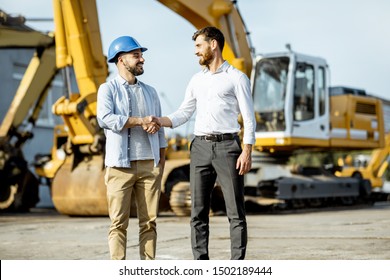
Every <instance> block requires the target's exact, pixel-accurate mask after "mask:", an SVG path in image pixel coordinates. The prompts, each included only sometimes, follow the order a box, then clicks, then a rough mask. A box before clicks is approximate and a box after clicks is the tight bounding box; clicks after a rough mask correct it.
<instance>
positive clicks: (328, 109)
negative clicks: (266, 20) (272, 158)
mask: <svg viewBox="0 0 390 280" xmlns="http://www.w3.org/2000/svg"><path fill="white" fill-rule="evenodd" d="M254 69H255V71H254V72H253V74H252V86H253V99H254V108H255V115H256V121H257V126H256V144H255V149H256V150H259V151H261V152H267V153H270V154H275V155H276V154H286V155H289V154H292V153H293V152H294V151H295V150H297V149H306V150H307V149H317V150H318V149H320V150H321V149H322V150H325V149H329V148H343V149H351V148H353V149H368V148H376V147H381V146H383V144H384V138H383V135H384V133H383V121H382V116H381V112H382V109H381V104H380V103H378V101H377V98H373V97H369V96H361V95H355V94H352V93H350V92H345V94H341V95H337V96H333V95H331V94H330V87H329V78H328V77H329V70H328V65H327V63H326V61H325V60H324V59H322V58H320V57H312V56H307V55H302V54H299V53H294V52H292V51H290V52H286V53H276V54H269V55H264V56H259V57H258V58H257V60H256V65H255V68H254Z"/></svg>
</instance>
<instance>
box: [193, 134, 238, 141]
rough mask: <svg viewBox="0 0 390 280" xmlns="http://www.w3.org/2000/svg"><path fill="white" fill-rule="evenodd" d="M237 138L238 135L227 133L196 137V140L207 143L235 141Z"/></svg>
mask: <svg viewBox="0 0 390 280" xmlns="http://www.w3.org/2000/svg"><path fill="white" fill-rule="evenodd" d="M236 136H237V134H236V133H225V134H209V135H202V136H196V138H199V139H200V140H205V141H207V142H221V141H224V140H233V139H234V138H235V137H236Z"/></svg>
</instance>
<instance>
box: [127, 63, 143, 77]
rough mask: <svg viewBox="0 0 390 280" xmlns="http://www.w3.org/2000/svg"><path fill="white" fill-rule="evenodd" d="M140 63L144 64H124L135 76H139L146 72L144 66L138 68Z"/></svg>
mask: <svg viewBox="0 0 390 280" xmlns="http://www.w3.org/2000/svg"><path fill="white" fill-rule="evenodd" d="M138 65H143V63H138V64H137V65H135V66H134V67H132V66H130V65H128V64H124V66H125V68H126V70H127V71H129V72H130V73H131V74H133V75H134V76H139V75H142V74H143V73H144V69H143V68H138Z"/></svg>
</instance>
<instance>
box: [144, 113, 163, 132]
mask: <svg viewBox="0 0 390 280" xmlns="http://www.w3.org/2000/svg"><path fill="white" fill-rule="evenodd" d="M141 126H142V128H143V130H144V131H146V132H147V133H151V134H154V133H156V132H157V131H159V129H160V128H161V126H162V124H161V120H160V118H158V117H155V116H147V117H143V118H141Z"/></svg>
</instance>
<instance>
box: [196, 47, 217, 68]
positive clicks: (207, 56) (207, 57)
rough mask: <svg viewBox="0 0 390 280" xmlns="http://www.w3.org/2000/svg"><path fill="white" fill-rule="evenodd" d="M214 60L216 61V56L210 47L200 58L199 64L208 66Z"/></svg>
mask: <svg viewBox="0 0 390 280" xmlns="http://www.w3.org/2000/svg"><path fill="white" fill-rule="evenodd" d="M213 59H214V55H213V53H212V51H211V47H208V48H207V50H206V52H205V53H204V54H203V55H201V56H199V64H200V65H204V66H208V65H209V64H210V63H211V61H213Z"/></svg>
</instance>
